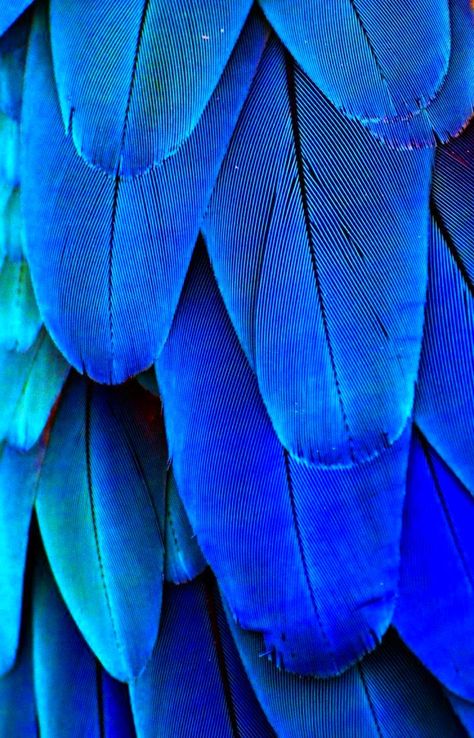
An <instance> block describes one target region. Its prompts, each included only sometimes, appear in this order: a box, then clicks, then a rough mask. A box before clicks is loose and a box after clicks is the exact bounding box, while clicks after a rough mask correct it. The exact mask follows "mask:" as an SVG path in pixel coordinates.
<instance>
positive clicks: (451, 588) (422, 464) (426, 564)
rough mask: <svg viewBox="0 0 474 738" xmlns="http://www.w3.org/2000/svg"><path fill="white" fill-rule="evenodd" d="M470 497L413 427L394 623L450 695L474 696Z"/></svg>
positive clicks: (473, 510)
mask: <svg viewBox="0 0 474 738" xmlns="http://www.w3.org/2000/svg"><path fill="white" fill-rule="evenodd" d="M473 530H474V499H473V498H472V497H471V495H470V494H469V492H468V490H466V489H465V488H464V487H463V485H462V484H461V483H460V482H459V480H458V479H456V477H455V476H454V474H453V473H452V471H451V470H450V469H448V467H447V466H446V465H445V464H444V462H443V461H442V460H441V459H440V458H439V456H438V455H437V454H436V453H435V452H434V451H433V449H432V448H431V447H430V446H429V444H428V442H427V441H426V439H425V438H424V437H423V436H422V435H421V434H420V433H419V432H418V431H417V432H415V434H414V438H413V447H412V452H411V456H410V464H409V468H408V482H407V496H406V503H405V512H404V524H403V534H402V543H401V554H402V556H401V567H400V585H399V598H398V600H397V607H396V610H395V615H394V625H395V627H396V628H397V630H398V632H399V633H400V635H401V637H402V638H403V640H404V641H405V642H406V643H407V644H408V646H409V647H410V648H411V649H412V651H414V652H415V653H416V654H417V656H418V658H420V659H421V660H422V661H423V663H424V664H425V665H426V666H427V667H428V668H429V669H430V670H431V671H432V672H433V673H434V674H435V676H436V677H437V678H438V679H439V680H440V681H441V682H442V683H443V684H444V685H445V686H446V687H447V688H448V689H449V690H450V691H452V692H454V693H455V694H457V695H458V696H460V697H463V698H465V699H468V700H472V701H474V538H473V535H472V532H473Z"/></svg>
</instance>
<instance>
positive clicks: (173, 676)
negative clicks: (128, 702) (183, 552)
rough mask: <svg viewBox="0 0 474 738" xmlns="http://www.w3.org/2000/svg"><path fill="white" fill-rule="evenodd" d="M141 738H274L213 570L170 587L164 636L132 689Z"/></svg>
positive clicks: (166, 591) (168, 586)
mask: <svg viewBox="0 0 474 738" xmlns="http://www.w3.org/2000/svg"><path fill="white" fill-rule="evenodd" d="M130 692H131V699H132V707H133V712H134V717H135V723H136V726H137V735H138V738H156V736H160V738H167V737H168V736H169V738H188V737H189V736H203V738H204V736H205V738H236V737H237V736H249V737H250V736H252V738H272V736H273V735H274V734H273V731H272V730H271V728H270V726H269V725H268V723H267V721H266V719H265V717H264V715H263V713H262V711H261V708H260V706H259V704H258V702H257V700H256V698H255V695H254V693H253V691H252V688H251V687H250V685H249V683H248V680H247V676H246V674H245V671H244V669H243V667H242V664H241V663H240V659H239V657H238V655H237V652H236V649H235V646H234V643H233V641H232V637H231V635H230V632H229V628H228V625H227V622H226V619H225V615H224V613H223V611H222V607H221V603H220V598H219V594H218V592H217V588H216V587H215V584H214V582H213V581H212V577H211V575H210V573H206V574H205V575H204V576H202V577H200V578H199V579H197V580H195V581H194V582H191V583H189V584H183V585H181V586H179V587H175V586H170V585H166V586H165V591H164V601H163V615H162V622H161V626H160V634H159V637H158V640H157V643H156V646H155V650H154V652H153V657H152V659H151V661H150V663H149V664H148V666H147V668H146V670H145V671H144V673H143V674H142V676H141V677H139V679H138V680H136V682H134V683H132V684H131V685H130Z"/></svg>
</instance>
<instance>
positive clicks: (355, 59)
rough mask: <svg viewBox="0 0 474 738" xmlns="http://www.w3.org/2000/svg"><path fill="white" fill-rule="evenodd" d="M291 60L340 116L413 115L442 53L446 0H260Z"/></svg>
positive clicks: (436, 82)
mask: <svg viewBox="0 0 474 738" xmlns="http://www.w3.org/2000/svg"><path fill="white" fill-rule="evenodd" d="M260 4H261V6H262V8H263V10H264V12H265V14H266V15H267V17H268V19H269V21H270V23H271V24H272V25H273V27H274V28H275V30H276V32H277V33H278V35H279V36H280V38H281V39H282V41H283V43H284V44H285V45H286V46H287V47H288V49H289V50H290V52H291V54H292V55H293V56H294V57H295V59H296V61H297V62H298V63H299V64H300V65H301V66H302V67H303V69H304V70H305V71H306V73H307V74H308V75H309V76H310V77H311V78H312V80H313V81H314V83H315V84H316V85H318V87H320V88H321V90H322V92H323V93H324V94H325V95H326V96H327V97H329V98H330V99H331V100H332V101H333V103H334V104H335V105H336V107H338V108H339V109H340V110H343V111H344V112H345V113H346V114H347V115H349V116H355V117H357V118H361V119H366V120H370V119H373V118H375V119H377V118H391V117H394V116H404V115H407V114H408V113H414V112H416V111H417V110H418V109H419V107H420V106H422V105H426V104H427V102H428V101H429V100H431V99H432V98H433V97H434V96H435V95H436V92H437V90H438V88H439V86H440V84H441V83H442V81H443V79H444V77H445V75H446V73H447V70H448V62H449V55H450V46H451V35H450V23H449V7H448V0H416V1H415V0H407V1H406V2H400V3H397V2H395V3H394V2H392V1H391V0H325V2H311V1H310V2H300V3H295V2H294V1H293V0H260Z"/></svg>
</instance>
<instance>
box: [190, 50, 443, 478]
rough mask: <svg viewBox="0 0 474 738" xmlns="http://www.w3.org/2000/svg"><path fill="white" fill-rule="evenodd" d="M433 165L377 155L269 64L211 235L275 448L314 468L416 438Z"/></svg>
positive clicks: (306, 85)
mask: <svg viewBox="0 0 474 738" xmlns="http://www.w3.org/2000/svg"><path fill="white" fill-rule="evenodd" d="M431 161H432V156H431V153H430V152H429V151H420V152H406V151H401V152H399V151H391V150H389V149H387V148H386V147H382V146H380V144H378V143H377V142H376V141H375V140H374V139H373V137H372V136H371V135H370V134H369V133H368V132H367V131H366V130H365V129H364V128H363V127H362V126H361V125H360V124H358V123H351V122H349V121H347V119H345V118H344V116H343V115H341V114H340V113H338V112H337V111H336V110H335V108H334V107H333V106H332V105H331V103H329V102H328V100H326V99H325V98H324V97H323V96H322V94H321V92H320V91H319V90H318V89H317V88H316V87H315V86H314V85H313V84H312V82H311V81H310V80H309V79H308V77H306V76H305V75H304V74H303V73H302V72H301V70H300V69H299V68H298V67H296V66H295V64H294V62H293V61H292V60H291V59H290V58H289V57H288V56H287V55H286V56H285V54H284V53H283V51H282V48H281V46H280V45H279V44H278V43H277V42H274V43H273V44H272V45H271V46H269V47H268V48H267V50H266V52H265V55H264V58H263V59H262V63H261V66H260V68H259V71H258V75H257V76H256V78H255V81H254V84H253V86H252V89H251V91H250V94H249V97H248V99H247V101H246V104H245V106H244V109H243V111H242V114H241V117H240V119H239V123H238V126H237V128H236V132H235V135H234V137H233V139H232V142H231V145H230V148H229V152H228V154H227V156H226V159H225V161H224V164H223V167H222V169H221V172H220V174H219V178H218V181H217V184H216V188H215V191H214V193H213V196H212V199H211V203H210V206H209V211H208V214H207V218H206V221H205V224H204V228H203V232H204V235H205V238H206V243H207V246H208V250H209V254H210V258H211V262H212V265H213V267H214V269H215V272H216V277H217V282H218V284H219V287H220V289H221V292H222V295H223V297H224V301H225V303H226V306H227V308H228V310H229V313H230V316H231V318H232V320H233V323H234V325H235V327H236V330H237V333H238V335H239V338H240V340H241V342H242V345H243V347H244V349H245V351H246V354H247V357H248V359H249V361H250V363H251V366H252V368H253V369H254V371H255V373H256V375H257V378H258V382H259V387H260V390H261V392H262V396H263V399H264V401H265V405H266V407H267V409H268V412H269V414H270V417H271V419H272V423H273V425H274V427H275V430H276V432H277V434H278V437H279V438H280V440H281V442H282V444H283V445H284V446H286V447H287V448H288V450H289V451H291V452H292V453H293V454H295V455H297V456H303V457H304V458H306V459H307V460H308V461H310V462H315V463H318V464H322V465H326V466H329V465H333V464H344V465H350V464H353V463H356V462H358V461H362V460H364V459H368V458H371V457H372V456H374V455H376V454H377V453H380V452H381V451H383V449H385V448H387V446H390V445H391V444H392V443H393V442H394V441H395V440H396V439H397V438H399V437H400V435H401V434H402V433H403V430H404V428H405V426H406V424H407V420H408V418H409V416H410V414H411V410H412V404H413V395H414V385H415V379H416V373H417V368H418V359H419V353H420V347H421V337H422V325H423V308H424V302H425V292H426V281H427V273H426V256H427V247H428V231H427V224H428V188H429V183H430V176H431ZM374 208H375V209H376V211H377V218H374V217H372V216H373V211H374Z"/></svg>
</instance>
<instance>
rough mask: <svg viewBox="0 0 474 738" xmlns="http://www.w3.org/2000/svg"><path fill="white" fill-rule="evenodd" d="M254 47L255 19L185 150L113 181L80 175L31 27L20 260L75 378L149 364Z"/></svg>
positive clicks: (85, 171) (114, 377) (119, 375)
mask: <svg viewBox="0 0 474 738" xmlns="http://www.w3.org/2000/svg"><path fill="white" fill-rule="evenodd" d="M264 41H265V30H264V27H263V24H262V23H261V22H260V21H259V20H258V19H257V18H256V17H254V18H253V19H251V20H250V21H249V24H248V25H247V26H246V28H245V30H244V31H243V34H242V37H241V39H240V41H239V43H238V44H237V47H236V49H235V50H234V52H233V55H232V57H231V59H230V60H229V63H228V65H227V67H226V70H225V72H224V74H223V76H222V79H221V81H220V83H219V85H218V87H217V88H216V90H215V92H214V95H213V97H212V98H211V100H210V102H209V104H208V106H207V107H206V110H205V112H204V113H203V115H202V117H201V119H200V122H199V124H198V125H197V126H196V127H195V129H194V131H193V133H192V135H191V136H190V137H189V138H188V140H187V142H186V143H185V144H184V145H183V146H181V148H180V149H179V151H178V152H177V153H176V155H175V156H172V157H169V158H168V159H167V160H166V161H164V162H163V164H162V166H160V167H154V168H153V169H151V171H150V172H149V173H148V174H146V175H144V176H140V177H135V178H130V177H125V178H123V177H121V176H120V175H110V176H109V175H107V174H105V173H104V172H103V171H98V170H95V169H93V168H91V167H90V166H89V165H87V164H86V163H85V162H84V161H83V160H82V159H81V158H80V157H79V156H78V154H77V153H76V150H75V148H74V145H73V143H72V139H71V137H70V136H66V135H65V133H64V129H63V125H62V122H61V115H60V111H59V107H58V103H57V100H56V93H55V89H54V80H53V76H52V67H51V60H50V55H49V50H48V38H47V27H46V24H45V19H44V17H40V16H38V17H37V19H36V22H35V25H34V30H33V33H32V39H31V44H30V49H29V55H28V60H27V70H26V78H25V97H24V107H23V113H24V115H23V127H24V157H23V174H22V190H23V201H24V202H25V203H27V204H28V206H27V207H25V208H24V212H25V223H26V235H27V257H28V261H29V263H30V268H31V274H32V279H33V284H34V287H35V291H36V295H37V298H38V304H39V308H40V311H41V314H42V316H43V318H44V320H45V323H46V324H47V326H48V330H49V331H50V332H51V335H52V336H53V338H54V340H55V341H56V342H57V344H58V346H59V347H60V349H61V350H62V351H63V353H64V354H65V356H66V357H67V359H68V360H69V361H70V363H71V364H73V366H75V368H76V369H78V371H81V372H82V371H87V372H88V373H89V374H90V376H91V377H92V378H93V379H96V380H98V381H101V382H121V381H123V380H124V379H126V378H128V377H129V376H131V375H133V374H136V373H137V372H139V371H141V370H143V369H145V368H147V366H150V365H151V364H152V362H153V360H154V359H155V358H156V356H157V353H158V350H159V348H160V346H161V345H162V343H163V341H164V339H165V338H166V335H167V333H168V330H169V327H170V324H171V320H172V317H173V313H174V310H175V307H176V304H177V301H178V298H179V294H180V291H181V288H182V284H183V282H184V278H185V275H186V271H187V268H188V264H189V260H190V257H191V254H192V250H193V247H194V243H195V241H196V238H197V235H198V230H199V224H200V220H201V218H202V215H203V211H204V209H205V207H206V205H207V202H208V199H209V196H210V192H211V189H212V185H213V183H214V180H215V177H216V175H217V171H218V168H219V166H220V162H221V160H222V157H223V155H224V152H225V148H226V145H227V142H228V139H229V137H230V135H231V133H232V130H233V127H234V123H235V120H236V116H237V114H238V112H239V109H240V107H241V105H242V103H243V100H244V98H245V95H246V93H247V90H248V86H249V84H250V81H251V78H252V76H253V73H254V70H255V66H256V64H257V61H258V58H259V56H260V54H261V51H262V47H263V44H264Z"/></svg>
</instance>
